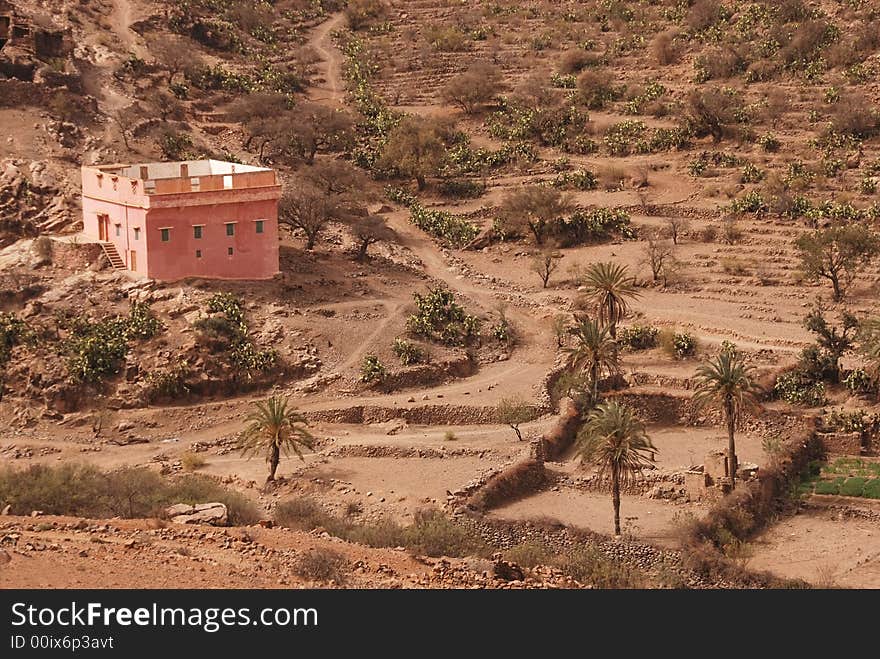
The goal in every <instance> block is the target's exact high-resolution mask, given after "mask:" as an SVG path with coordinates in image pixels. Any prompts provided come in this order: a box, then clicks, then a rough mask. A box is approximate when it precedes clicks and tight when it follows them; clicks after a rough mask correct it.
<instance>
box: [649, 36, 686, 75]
mask: <svg viewBox="0 0 880 659" xmlns="http://www.w3.org/2000/svg"><path fill="white" fill-rule="evenodd" d="M676 36H677V35H676V34H675V33H674V32H669V31H667V32H661V33H659V34H658V35H657V36H656V37H654V41H653V42H652V43H651V52H652V53H653V55H654V59H656V60H657V63H658V64H660V65H661V66H667V65H669V64H675V62H677V61H678V59H679V57H680V56H681V49H680V47H679V45H678V44H677V43H676Z"/></svg>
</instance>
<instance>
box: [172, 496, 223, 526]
mask: <svg viewBox="0 0 880 659" xmlns="http://www.w3.org/2000/svg"><path fill="white" fill-rule="evenodd" d="M165 515H166V516H167V517H168V518H170V519H171V521H172V522H174V523H175V524H210V525H211V526H226V522H227V520H228V518H229V515H228V513H227V510H226V506H225V505H224V504H222V503H219V502H214V503H198V504H196V505H194V506H192V505H190V504H188V503H177V504H174V505H173V506H168V508H166V509H165Z"/></svg>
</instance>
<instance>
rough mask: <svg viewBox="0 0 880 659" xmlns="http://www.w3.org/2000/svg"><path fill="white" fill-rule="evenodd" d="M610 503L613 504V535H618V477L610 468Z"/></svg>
mask: <svg viewBox="0 0 880 659" xmlns="http://www.w3.org/2000/svg"><path fill="white" fill-rule="evenodd" d="M611 501H612V503H613V504H614V535H620V475H619V474H618V473H617V467H616V466H615V467H612V468H611Z"/></svg>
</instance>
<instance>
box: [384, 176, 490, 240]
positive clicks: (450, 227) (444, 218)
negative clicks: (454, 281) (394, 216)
mask: <svg viewBox="0 0 880 659" xmlns="http://www.w3.org/2000/svg"><path fill="white" fill-rule="evenodd" d="M386 192H387V194H388V198H389V199H391V201H394V202H397V203H400V204H403V205H404V206H406V207H408V208H409V213H410V221H411V222H412V223H413V224H415V225H416V226H417V227H418V228H419V229H421V230H422V231H424V232H426V233H428V234H430V235H432V236H434V237H435V238H438V239H440V240H441V241H443V242H445V243H448V244H450V245H453V246H455V247H463V246H464V245H467V244H468V243H469V242H471V241H472V240H473V239H474V238H476V237H477V234H479V233H480V230H479V229H478V228H477V227H476V225H474V224H473V223H472V222H470V221H469V220H467V219H465V218H463V217H461V216H459V215H453V214H452V213H449V212H447V211H439V210H433V209H428V208H425V207H424V206H422V204H421V203H419V201H418V199H417V198H416V196H415V195H412V194H410V193H408V192H406V191H405V190H402V189H400V188H388V189H387V191H386Z"/></svg>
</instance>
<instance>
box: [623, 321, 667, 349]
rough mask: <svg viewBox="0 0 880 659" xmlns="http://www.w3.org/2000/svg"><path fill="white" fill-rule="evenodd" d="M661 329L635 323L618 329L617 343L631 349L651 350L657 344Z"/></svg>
mask: <svg viewBox="0 0 880 659" xmlns="http://www.w3.org/2000/svg"><path fill="white" fill-rule="evenodd" d="M659 335H660V330H659V329H658V328H656V327H653V326H651V325H633V326H632V327H621V328H620V329H619V330H617V343H618V344H619V345H621V346H623V347H625V348H628V349H630V350H649V349H651V348H655V347H656V346H657V337H658V336H659Z"/></svg>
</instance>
